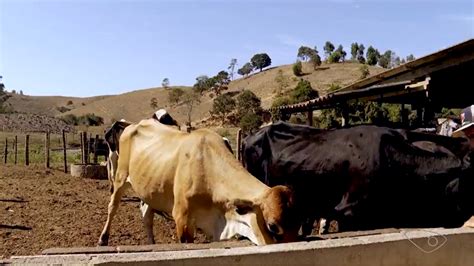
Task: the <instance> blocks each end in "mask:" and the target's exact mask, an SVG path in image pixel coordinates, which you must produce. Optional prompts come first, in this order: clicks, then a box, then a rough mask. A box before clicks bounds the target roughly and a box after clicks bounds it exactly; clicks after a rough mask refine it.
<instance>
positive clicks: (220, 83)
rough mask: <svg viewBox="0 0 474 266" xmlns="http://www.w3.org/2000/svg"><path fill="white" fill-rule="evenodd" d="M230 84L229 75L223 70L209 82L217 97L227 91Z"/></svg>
mask: <svg viewBox="0 0 474 266" xmlns="http://www.w3.org/2000/svg"><path fill="white" fill-rule="evenodd" d="M229 82H230V78H229V73H227V72H226V71H224V70H222V71H220V72H219V73H217V75H216V76H214V77H213V78H211V79H210V80H209V85H210V86H211V89H212V90H213V91H214V92H215V93H216V95H220V94H221V91H223V90H227V89H228V86H227V85H229Z"/></svg>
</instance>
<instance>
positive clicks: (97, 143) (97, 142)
mask: <svg viewBox="0 0 474 266" xmlns="http://www.w3.org/2000/svg"><path fill="white" fill-rule="evenodd" d="M98 147H99V135H95V142H94V163H95V164H97V148H98Z"/></svg>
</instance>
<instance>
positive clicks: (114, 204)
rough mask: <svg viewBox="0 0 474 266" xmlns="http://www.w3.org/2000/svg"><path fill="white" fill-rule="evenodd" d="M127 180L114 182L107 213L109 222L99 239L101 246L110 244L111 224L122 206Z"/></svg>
mask: <svg viewBox="0 0 474 266" xmlns="http://www.w3.org/2000/svg"><path fill="white" fill-rule="evenodd" d="M125 181H126V177H125V178H119V179H117V180H116V182H114V192H113V193H112V195H111V196H110V203H109V207H108V213H107V221H106V222H105V226H104V229H103V230H102V233H101V234H100V237H99V242H98V245H99V246H107V245H108V244H109V231H110V224H111V223H112V219H113V217H114V216H115V213H117V209H118V207H119V204H120V200H121V199H122V195H123V192H124V191H125V188H126V186H125Z"/></svg>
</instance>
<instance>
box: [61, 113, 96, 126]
mask: <svg viewBox="0 0 474 266" xmlns="http://www.w3.org/2000/svg"><path fill="white" fill-rule="evenodd" d="M61 120H63V121H64V122H65V123H66V124H68V125H74V126H78V125H85V126H100V125H103V124H104V118H102V117H100V116H97V115H95V114H93V113H92V114H85V115H82V116H79V117H78V116H75V115H73V114H68V115H65V116H63V117H61Z"/></svg>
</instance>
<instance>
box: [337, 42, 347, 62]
mask: <svg viewBox="0 0 474 266" xmlns="http://www.w3.org/2000/svg"><path fill="white" fill-rule="evenodd" d="M336 52H338V53H339V54H340V59H341V60H342V62H344V61H346V56H347V53H346V51H344V48H343V47H342V45H339V46H338V47H337V49H336Z"/></svg>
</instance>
